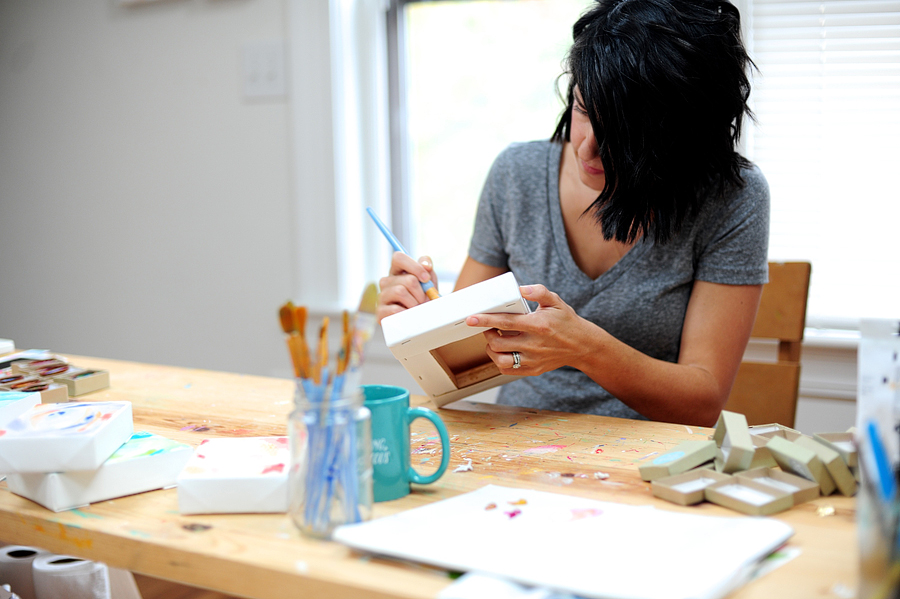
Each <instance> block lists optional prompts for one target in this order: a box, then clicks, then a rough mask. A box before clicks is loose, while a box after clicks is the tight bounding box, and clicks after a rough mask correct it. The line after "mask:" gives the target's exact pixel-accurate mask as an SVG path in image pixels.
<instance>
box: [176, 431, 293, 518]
mask: <svg viewBox="0 0 900 599" xmlns="http://www.w3.org/2000/svg"><path fill="white" fill-rule="evenodd" d="M289 465H290V451H289V444H288V438H287V437H237V438H228V439H205V440H204V441H203V442H202V443H201V444H200V446H199V447H198V448H197V449H196V450H195V452H194V454H193V455H192V456H191V458H190V460H189V461H188V463H187V464H186V465H185V467H184V468H183V469H182V471H181V473H180V474H179V475H178V511H179V512H181V513H182V514H242V513H282V512H287V509H288V484H287V480H288V467H289Z"/></svg>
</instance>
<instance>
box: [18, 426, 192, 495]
mask: <svg viewBox="0 0 900 599" xmlns="http://www.w3.org/2000/svg"><path fill="white" fill-rule="evenodd" d="M193 453H194V448H193V447H191V446H190V445H187V444H185V443H178V442H177V441H173V440H171V439H167V438H166V437H163V436H160V435H154V434H151V433H145V432H137V433H134V434H133V435H132V436H131V438H130V439H129V440H128V441H127V442H126V443H125V444H123V445H122V446H121V447H120V448H119V449H117V450H116V451H115V453H113V454H112V456H110V458H109V459H108V460H106V461H105V462H104V463H103V464H102V465H101V466H100V467H99V468H98V469H96V470H78V471H73V472H51V473H47V474H42V473H20V474H10V475H9V479H8V481H7V485H8V486H9V490H10V491H12V492H13V493H15V494H17V495H21V496H22V497H25V498H27V499H30V500H32V501H34V502H36V503H39V504H41V505H43V506H44V507H46V508H47V509H50V510H53V511H54V512H59V511H62V510H69V509H72V508H76V507H81V506H84V505H88V504H90V503H94V502H97V501H105V500H107V499H113V498H116V497H124V496H126V495H134V494H135V493H143V492H145V491H152V490H154V489H162V488H166V487H172V486H174V485H175V481H176V479H177V477H178V473H179V472H181V469H182V468H184V465H185V464H186V463H187V461H188V459H190V457H191V456H192V455H193Z"/></svg>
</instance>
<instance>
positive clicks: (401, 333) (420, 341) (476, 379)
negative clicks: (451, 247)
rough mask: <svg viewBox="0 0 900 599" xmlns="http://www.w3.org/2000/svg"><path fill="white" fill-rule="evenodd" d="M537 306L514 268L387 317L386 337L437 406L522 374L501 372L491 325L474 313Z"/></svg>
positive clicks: (383, 324) (523, 311) (518, 311)
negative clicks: (472, 320)
mask: <svg viewBox="0 0 900 599" xmlns="http://www.w3.org/2000/svg"><path fill="white" fill-rule="evenodd" d="M530 311H531V309H530V308H529V307H528V304H527V303H526V302H525V300H524V299H523V298H522V295H521V293H520V292H519V283H518V282H517V281H516V278H515V275H513V274H512V273H511V272H508V273H505V274H502V275H500V276H498V277H494V278H492V279H488V280H487V281H482V282H480V283H477V284H475V285H472V286H471V287H466V288H464V289H460V290H459V291H456V292H454V293H451V294H450V295H445V296H442V297H439V298H438V299H435V300H432V301H430V302H425V303H424V304H420V305H418V306H415V307H414V308H410V309H409V310H404V311H402V312H398V313H397V314H392V315H391V316H388V317H386V318H385V319H384V320H382V321H381V329H382V332H383V333H384V341H385V343H386V345H387V346H388V349H390V350H391V353H392V354H394V357H395V358H397V360H399V361H400V364H402V365H403V367H404V368H406V370H407V372H409V374H410V375H412V377H413V378H414V379H415V381H416V382H417V383H418V384H419V386H420V387H422V390H423V391H425V393H426V394H427V395H428V397H429V398H431V400H432V401H433V402H434V403H435V404H436V405H437V406H443V405H445V404H448V403H450V402H453V401H456V400H457V399H462V398H463V397H467V396H469V395H472V394H473V393H479V392H481V391H485V390H487V389H490V388H492V387H496V386H498V385H502V384H504V383H508V382H510V381H512V380H515V379H518V378H520V377H518V376H514V375H508V374H501V373H500V369H499V368H497V365H496V364H494V362H493V361H492V360H491V359H490V357H489V356H488V355H487V351H486V348H487V340H486V339H485V338H484V335H482V333H483V332H484V331H486V330H488V329H487V328H485V327H470V326H468V325H467V324H466V318H468V317H469V316H471V315H473V314H489V313H495V314H496V313H505V314H527V313H529V312H530Z"/></svg>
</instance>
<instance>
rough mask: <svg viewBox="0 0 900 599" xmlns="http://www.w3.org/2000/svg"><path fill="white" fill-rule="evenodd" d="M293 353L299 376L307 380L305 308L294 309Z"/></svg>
mask: <svg viewBox="0 0 900 599" xmlns="http://www.w3.org/2000/svg"><path fill="white" fill-rule="evenodd" d="M294 332H295V333H296V334H295V336H294V351H295V352H296V353H297V356H298V359H299V361H300V372H301V374H300V376H301V377H303V378H309V346H308V345H307V344H306V306H297V307H295V308H294Z"/></svg>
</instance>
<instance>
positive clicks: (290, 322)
mask: <svg viewBox="0 0 900 599" xmlns="http://www.w3.org/2000/svg"><path fill="white" fill-rule="evenodd" d="M278 318H279V320H281V330H282V331H284V332H285V333H291V332H293V330H294V304H293V302H291V301H288V302H287V303H286V304H284V305H283V306H281V309H279V310H278Z"/></svg>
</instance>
